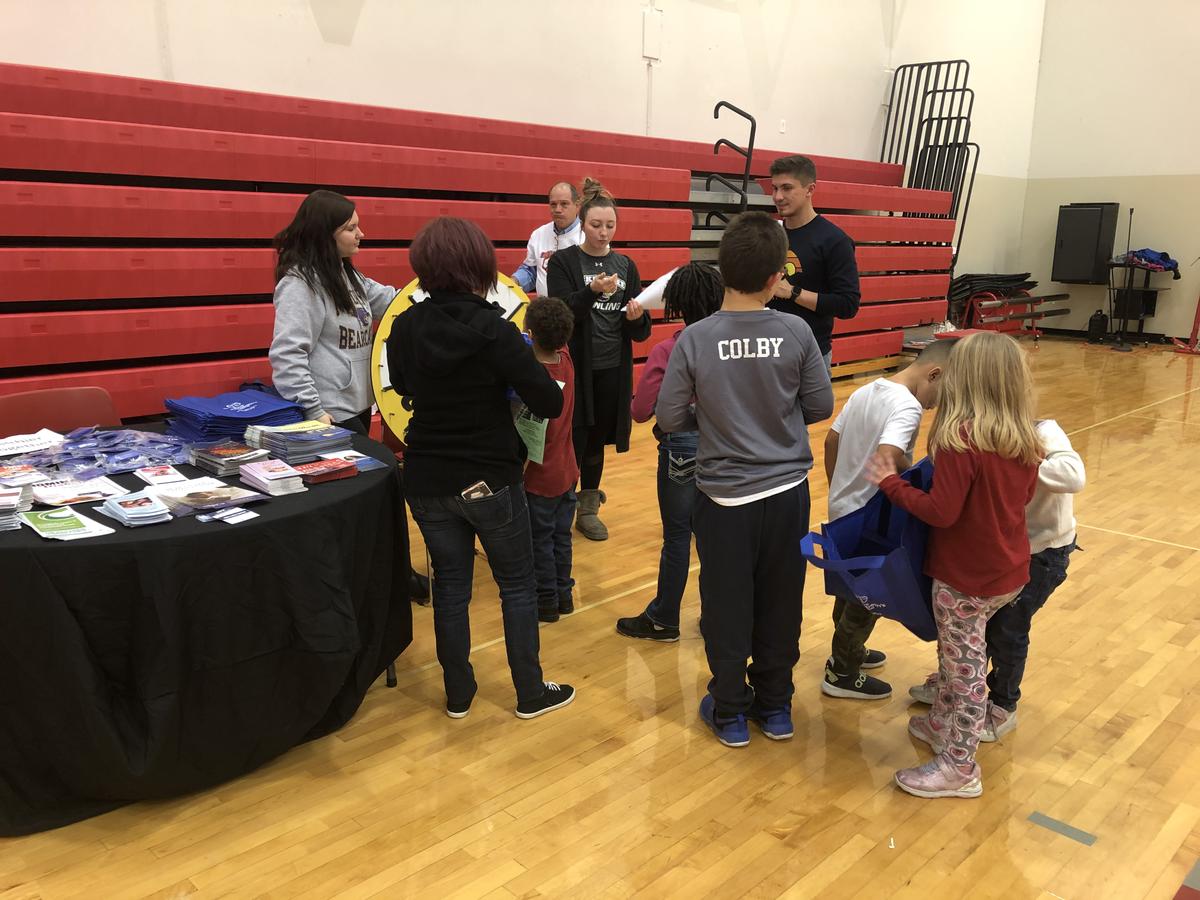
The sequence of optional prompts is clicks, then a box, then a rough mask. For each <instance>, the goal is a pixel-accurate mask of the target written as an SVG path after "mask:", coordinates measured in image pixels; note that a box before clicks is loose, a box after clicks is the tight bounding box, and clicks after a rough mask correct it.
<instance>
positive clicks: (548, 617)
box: [538, 603, 558, 622]
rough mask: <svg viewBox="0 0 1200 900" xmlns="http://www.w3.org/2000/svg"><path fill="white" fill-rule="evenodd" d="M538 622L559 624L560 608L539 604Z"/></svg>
mask: <svg viewBox="0 0 1200 900" xmlns="http://www.w3.org/2000/svg"><path fill="white" fill-rule="evenodd" d="M538 621H539V622H557V621H558V607H557V606H542V605H541V604H540V603H539V604H538Z"/></svg>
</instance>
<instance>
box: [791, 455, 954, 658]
mask: <svg viewBox="0 0 1200 900" xmlns="http://www.w3.org/2000/svg"><path fill="white" fill-rule="evenodd" d="M900 477H901V478H903V479H904V480H905V481H907V482H908V483H909V484H911V485H913V486H914V487H917V488H920V489H921V490H926V491H927V490H929V488H930V486H931V485H932V484H933V463H932V462H931V461H930V460H929V459H928V458H926V459H923V460H921V461H920V462H919V463H917V465H915V466H913V467H912V468H911V469H909V470H908V471H907V472H904V473H903V474H902V475H901V476H900ZM928 539H929V526H928V525H926V524H925V523H924V522H922V521H921V520H920V519H918V518H917V517H916V516H913V515H911V514H909V513H908V512H906V511H905V510H903V509H901V508H900V507H898V506H893V505H892V503H891V501H889V500H888V499H887V497H886V496H884V494H883V492H882V491H877V492H876V493H875V495H874V496H873V497H872V498H871V499H870V500H868V501H867V503H866V505H864V506H863V507H862V508H861V509H857V510H855V511H854V512H852V513H848V514H847V515H844V516H842V517H841V518H840V519H835V520H834V521H832V522H828V523H826V524H825V525H822V526H821V534H817V533H815V532H813V533H810V534H808V535H807V536H806V537H805V538H804V539H803V541H802V542H801V549H802V550H803V552H804V556H805V557H806V558H807V559H808V561H809V562H810V563H812V564H813V565H814V566H816V567H817V568H818V569H822V570H823V571H824V572H825V592H826V593H828V594H833V593H841V594H847V593H848V594H849V595H851V596H854V597H857V598H858V601H859V603H861V604H862V605H863V606H864V607H865V608H866V609H868V610H870V611H871V612H873V613H875V614H876V615H878V616H883V617H884V618H885V619H895V620H896V621H897V622H899V623H900V624H902V625H903V626H904V627H905V628H907V629H908V630H909V631H911V632H912V633H913V634H915V635H916V636H917V637H919V638H921V640H924V641H932V640H935V639H936V638H937V626H936V625H935V624H934V621H933V610H932V594H933V580H932V579H931V578H930V577H929V576H928V575H926V574H925V573H924V572H923V571H922V570H923V568H924V564H925V544H926V542H927V541H928ZM817 547H820V548H821V551H822V553H823V556H817V555H816V549H815V548H817Z"/></svg>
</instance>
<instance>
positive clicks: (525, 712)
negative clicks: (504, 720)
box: [517, 681, 575, 719]
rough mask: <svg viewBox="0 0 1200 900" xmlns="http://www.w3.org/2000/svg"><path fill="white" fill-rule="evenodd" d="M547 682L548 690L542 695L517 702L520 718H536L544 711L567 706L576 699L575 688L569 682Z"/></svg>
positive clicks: (518, 716)
mask: <svg viewBox="0 0 1200 900" xmlns="http://www.w3.org/2000/svg"><path fill="white" fill-rule="evenodd" d="M545 684H546V690H545V692H543V694H542V696H540V697H538V698H537V699H535V700H528V701H526V702H525V703H518V704H517V718H518V719H536V718H537V717H538V716H540V715H542V714H543V713H548V712H550V711H552V710H555V709H558V708H559V707H560V706H566V705H567V704H568V703H570V702H571V701H572V700H574V699H575V688H573V687H571V686H570V685H569V684H555V683H554V682H553V681H547V682H546V683H545Z"/></svg>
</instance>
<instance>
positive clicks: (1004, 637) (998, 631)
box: [987, 542, 1075, 712]
mask: <svg viewBox="0 0 1200 900" xmlns="http://www.w3.org/2000/svg"><path fill="white" fill-rule="evenodd" d="M1074 549H1075V543H1074V542H1072V543H1070V544H1068V545H1067V546H1066V547H1048V548H1046V549H1045V550H1042V551H1041V552H1039V553H1035V554H1033V556H1031V557H1030V559H1029V583H1028V584H1026V585H1025V587H1023V588H1022V589H1021V593H1020V594H1018V595H1017V599H1016V600H1014V601H1013V602H1012V603H1010V604H1008V605H1007V606H1003V607H1001V608H1000V609H999V610H997V611H996V612H995V613H994V614H993V615H992V617H991V618H990V619H988V623H987V655H988V658H989V659H990V660H991V662H992V670H991V672H989V673H988V677H987V686H988V699H990V700H991V701H992V703H993V704H995V705H996V706H1000V707H1003V708H1004V709H1006V710H1008V711H1009V712H1012V711H1013V710H1015V709H1016V708H1017V701H1018V700H1020V699H1021V679H1022V678H1023V677H1024V675H1025V660H1026V658H1027V657H1028V656H1029V629H1030V627H1031V625H1032V624H1033V616H1034V614H1035V613H1036V612H1037V611H1038V610H1039V609H1041V608H1042V606H1043V605H1045V603H1046V601H1047V600H1048V599H1049V598H1050V595H1051V594H1053V593H1054V591H1055V590H1056V589H1057V588H1058V586H1059V585H1061V584H1062V583H1063V582H1064V581H1066V580H1067V566H1068V565H1069V564H1070V562H1071V551H1072V550H1074Z"/></svg>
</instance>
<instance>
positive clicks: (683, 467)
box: [646, 431, 698, 628]
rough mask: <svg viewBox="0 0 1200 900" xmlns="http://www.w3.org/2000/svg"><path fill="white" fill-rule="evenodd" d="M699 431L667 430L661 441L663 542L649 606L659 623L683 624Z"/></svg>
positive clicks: (660, 505) (659, 505)
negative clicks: (654, 591) (681, 606)
mask: <svg viewBox="0 0 1200 900" xmlns="http://www.w3.org/2000/svg"><path fill="white" fill-rule="evenodd" d="M697 437H698V435H697V433H696V432H694V431H683V432H679V433H678V434H665V435H663V437H662V440H660V441H659V442H658V515H659V518H661V519H662V532H663V544H662V553H661V554H659V558H658V593H656V594H655V595H654V599H653V600H651V601H650V605H649V606H647V607H646V616H647V617H648V618H649V619H650V621H651V622H653V623H654V624H655V625H658V626H659V627H660V628H661V627H666V628H678V627H679V604H680V602H682V600H683V591H684V589H685V588H686V587H687V580H688V566H689V565H691V562H692V510H693V509H695V507H696V495H697V493H698V492H697V490H696V441H697Z"/></svg>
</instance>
